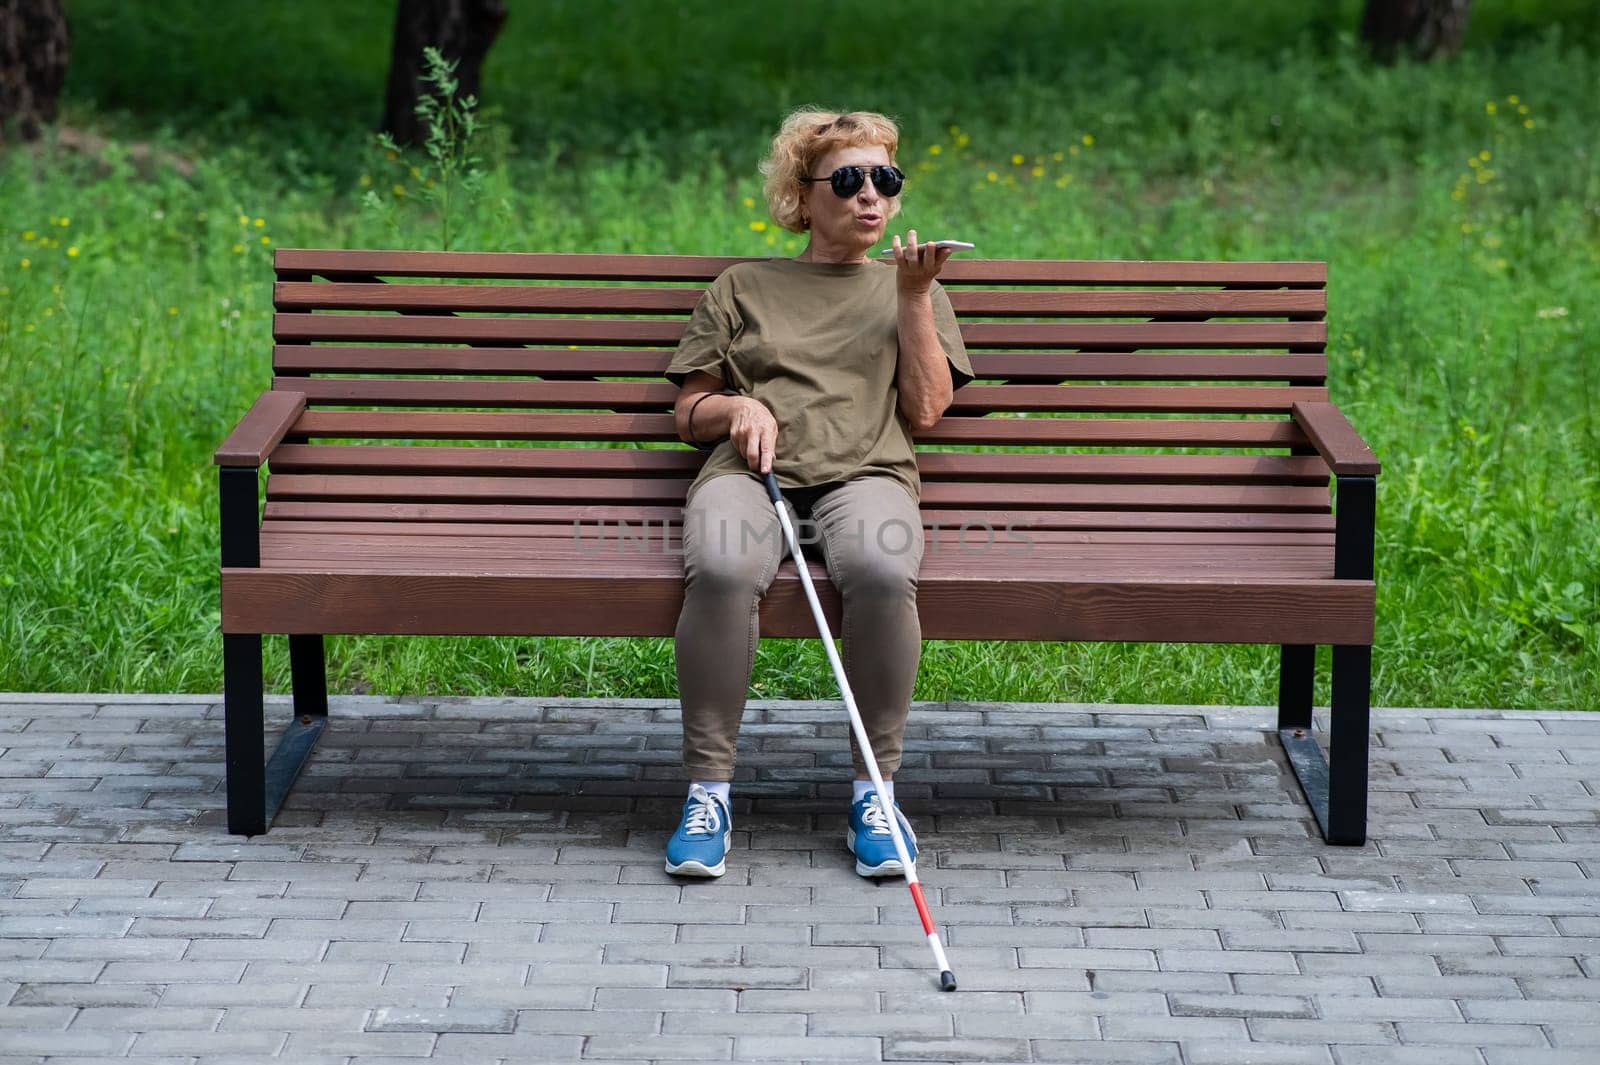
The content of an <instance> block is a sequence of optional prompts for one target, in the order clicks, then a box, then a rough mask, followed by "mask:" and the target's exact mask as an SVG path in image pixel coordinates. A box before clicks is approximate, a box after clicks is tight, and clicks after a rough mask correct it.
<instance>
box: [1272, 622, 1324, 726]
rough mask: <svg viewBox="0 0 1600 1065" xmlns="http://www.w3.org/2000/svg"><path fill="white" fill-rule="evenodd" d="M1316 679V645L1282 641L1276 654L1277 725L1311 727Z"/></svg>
mask: <svg viewBox="0 0 1600 1065" xmlns="http://www.w3.org/2000/svg"><path fill="white" fill-rule="evenodd" d="M1316 680H1317V648H1316V645H1315V644H1309V643H1307V644H1296V643H1286V644H1284V645H1283V646H1282V648H1281V649H1280V654H1279V657H1278V728H1280V729H1286V728H1289V729H1294V728H1298V729H1310V728H1311V700H1312V693H1313V692H1314V690H1315V687H1316Z"/></svg>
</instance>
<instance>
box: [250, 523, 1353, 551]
mask: <svg viewBox="0 0 1600 1065" xmlns="http://www.w3.org/2000/svg"><path fill="white" fill-rule="evenodd" d="M924 525H925V526H927V525H928V522H927V521H926V520H925V521H924ZM1013 528H1017V529H1021V528H1023V524H1022V523H1018V524H1017V525H1015V526H1013ZM1004 529H1005V523H1001V524H1000V525H993V524H990V523H987V522H986V523H983V524H981V525H976V526H974V527H971V528H968V529H962V528H959V527H958V526H957V525H954V524H949V523H935V524H933V525H932V526H929V527H927V528H926V529H925V532H924V537H925V539H926V542H927V543H928V544H929V545H930V547H929V550H930V551H931V550H932V549H933V548H932V547H931V545H932V544H934V543H935V542H936V541H937V542H939V543H948V544H957V545H960V544H968V545H976V544H981V543H985V542H987V539H988V538H989V537H990V536H991V535H993V536H996V537H997V536H998V535H1000V534H1001V533H1002V532H1003V530H1004ZM990 530H993V532H992V534H991V533H990ZM601 532H604V533H605V534H606V535H608V536H620V535H623V534H624V532H625V533H626V535H628V536H630V537H638V536H640V535H643V534H645V533H648V534H649V535H652V536H657V537H659V536H663V535H664V536H666V537H667V539H668V540H670V541H672V542H675V543H681V542H682V539H683V521H682V520H681V519H680V518H678V517H670V518H669V517H668V516H663V517H662V518H660V519H657V520H654V521H651V522H648V523H646V522H643V521H632V520H629V521H617V520H610V521H603V522H602V521H598V520H596V521H573V520H568V521H565V522H560V523H556V522H549V523H536V522H525V523H521V524H512V523H507V522H481V523H474V522H464V521H410V522H390V521H320V520H302V521H296V520H287V519H282V518H277V517H268V518H267V519H266V520H265V521H263V522H262V524H261V534H262V536H263V537H266V536H267V535H269V534H271V535H274V536H288V535H297V534H313V533H333V534H337V535H340V536H365V535H374V534H387V533H394V534H398V535H405V536H441V537H450V538H454V539H462V538H471V537H478V536H489V537H543V538H549V537H569V538H570V537H574V536H585V537H595V536H597V535H599V534H600V533H601ZM1027 532H1028V535H1029V536H1031V537H1033V538H1034V539H1035V540H1038V541H1042V542H1049V543H1063V544H1065V543H1074V544H1191V545H1196V544H1198V545H1206V544H1285V545H1290V546H1296V547H1316V546H1331V545H1332V544H1333V534H1332V533H1331V532H1324V531H1306V532H1287V531H1286V532H1255V531H1251V530H1244V529H1221V530H1209V531H1192V530H1176V531H1172V530H1165V529H1040V528H1034V527H1032V526H1028V527H1027ZM802 549H804V545H802Z"/></svg>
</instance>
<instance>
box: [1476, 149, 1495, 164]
mask: <svg viewBox="0 0 1600 1065" xmlns="http://www.w3.org/2000/svg"><path fill="white" fill-rule="evenodd" d="M1478 158H1479V159H1482V160H1483V161H1484V162H1486V163H1487V162H1488V161H1489V160H1490V159H1493V158H1494V156H1492V155H1490V154H1489V149H1487V148H1485V149H1484V150H1483V151H1481V152H1479V153H1478Z"/></svg>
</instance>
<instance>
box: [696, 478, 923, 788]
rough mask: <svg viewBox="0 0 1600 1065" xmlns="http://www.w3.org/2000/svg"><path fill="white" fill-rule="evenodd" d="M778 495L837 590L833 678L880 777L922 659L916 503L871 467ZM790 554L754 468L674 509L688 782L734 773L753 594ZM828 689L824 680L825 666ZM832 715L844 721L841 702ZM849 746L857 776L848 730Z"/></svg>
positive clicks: (891, 756)
mask: <svg viewBox="0 0 1600 1065" xmlns="http://www.w3.org/2000/svg"><path fill="white" fill-rule="evenodd" d="M784 505H785V507H786V509H787V510H788V512H789V521H790V524H791V525H792V526H793V528H794V530H795V537H796V539H797V540H799V543H800V551H801V553H802V554H803V555H804V556H805V558H806V560H807V561H808V562H816V561H821V562H823V563H824V564H825V566H826V568H827V572H828V577H829V579H830V580H831V581H832V582H833V584H834V586H835V587H836V588H838V589H839V594H840V595H841V596H842V597H843V599H844V631H843V632H842V633H839V634H836V635H839V636H840V637H841V638H842V640H843V643H844V651H843V654H842V655H841V659H842V660H843V662H844V670H845V677H846V678H847V679H848V680H849V682H850V691H851V693H852V694H853V695H854V696H855V700H856V707H857V708H858V709H859V710H860V711H861V721H862V724H863V725H864V726H865V727H866V731H867V737H868V739H869V740H870V742H871V743H872V750H873V754H874V755H875V757H876V758H877V761H878V769H879V771H880V772H881V773H882V774H883V775H885V776H888V775H889V774H891V773H893V772H894V771H895V770H897V769H898V768H899V767H900V756H901V745H902V741H903V739H904V735H905V725H906V716H907V715H908V714H909V712H910V710H911V694H912V691H913V689H914V688H915V686H916V680H917V665H918V663H919V661H920V660H921V657H922V624H921V621H920V619H919V618H918V616H917V573H918V571H919V570H920V569H921V566H922V553H923V543H924V541H923V531H922V518H921V514H920V512H919V510H918V507H917V504H916V502H915V501H914V500H913V499H912V498H911V496H910V494H909V493H907V492H906V490H905V488H904V487H902V486H901V484H900V483H899V482H898V481H896V480H894V479H893V478H891V477H888V476H884V475H870V476H866V477H859V478H856V479H853V480H850V481H845V482H832V483H830V484H826V485H817V486H814V487H813V488H812V489H810V490H805V489H790V490H786V491H785V492H784ZM797 508H798V510H797ZM789 554H790V552H789V545H788V542H787V541H786V539H785V538H784V535H783V528H782V526H781V525H779V523H778V515H777V511H776V510H775V509H774V508H773V505H772V501H771V500H770V499H769V498H768V496H767V490H766V487H765V485H764V484H763V482H762V480H761V479H760V478H759V477H757V475H755V474H754V473H747V474H723V475H721V476H718V477H713V478H712V479H711V480H709V481H707V482H706V483H705V484H703V485H701V486H700V489H699V490H698V491H697V492H696V493H695V495H694V498H693V499H692V500H691V501H690V502H689V504H688V505H687V506H685V507H684V510H683V569H684V579H685V586H684V597H683V612H682V613H681V614H680V615H679V616H678V626H677V631H676V633H675V634H674V639H675V650H676V655H677V670H678V695H679V698H680V700H681V701H682V704H683V767H684V770H685V771H686V772H687V773H688V774H689V779H691V780H732V779H733V768H734V752H735V746H736V741H737V739H738V735H739V725H740V720H741V718H742V717H743V715H744V706H745V696H746V694H747V693H748V691H749V688H750V676H751V671H752V670H753V668H754V666H755V658H756V645H757V644H758V643H760V641H761V635H760V631H759V630H760V604H761V600H762V599H763V598H765V596H766V594H767V589H768V588H770V587H771V585H772V580H773V578H774V577H775V576H776V575H777V572H778V564H779V563H780V562H782V561H783V560H784V559H785V558H787V557H789ZM817 636H818V637H820V633H819V634H817ZM827 687H829V688H830V689H831V688H833V687H835V682H834V681H833V680H832V678H831V677H830V678H829V680H828V682H827ZM840 699H841V701H842V699H843V696H842V695H840ZM840 720H841V721H842V722H843V723H844V724H845V725H846V726H848V725H849V719H848V717H846V716H845V711H844V709H843V707H842V706H841V708H840ZM850 753H851V758H852V761H853V762H854V765H855V769H856V773H857V775H865V774H866V771H867V770H866V761H865V760H864V759H863V758H862V755H861V751H860V749H859V747H858V745H857V743H856V740H855V733H854V730H851V731H850Z"/></svg>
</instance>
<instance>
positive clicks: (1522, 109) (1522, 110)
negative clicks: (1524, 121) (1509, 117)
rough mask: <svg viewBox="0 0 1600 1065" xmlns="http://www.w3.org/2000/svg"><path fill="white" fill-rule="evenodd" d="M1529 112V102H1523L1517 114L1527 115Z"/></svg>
mask: <svg viewBox="0 0 1600 1065" xmlns="http://www.w3.org/2000/svg"><path fill="white" fill-rule="evenodd" d="M1527 113H1528V105H1527V104H1523V105H1522V106H1521V107H1519V108H1517V114H1519V115H1525V114H1527Z"/></svg>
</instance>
